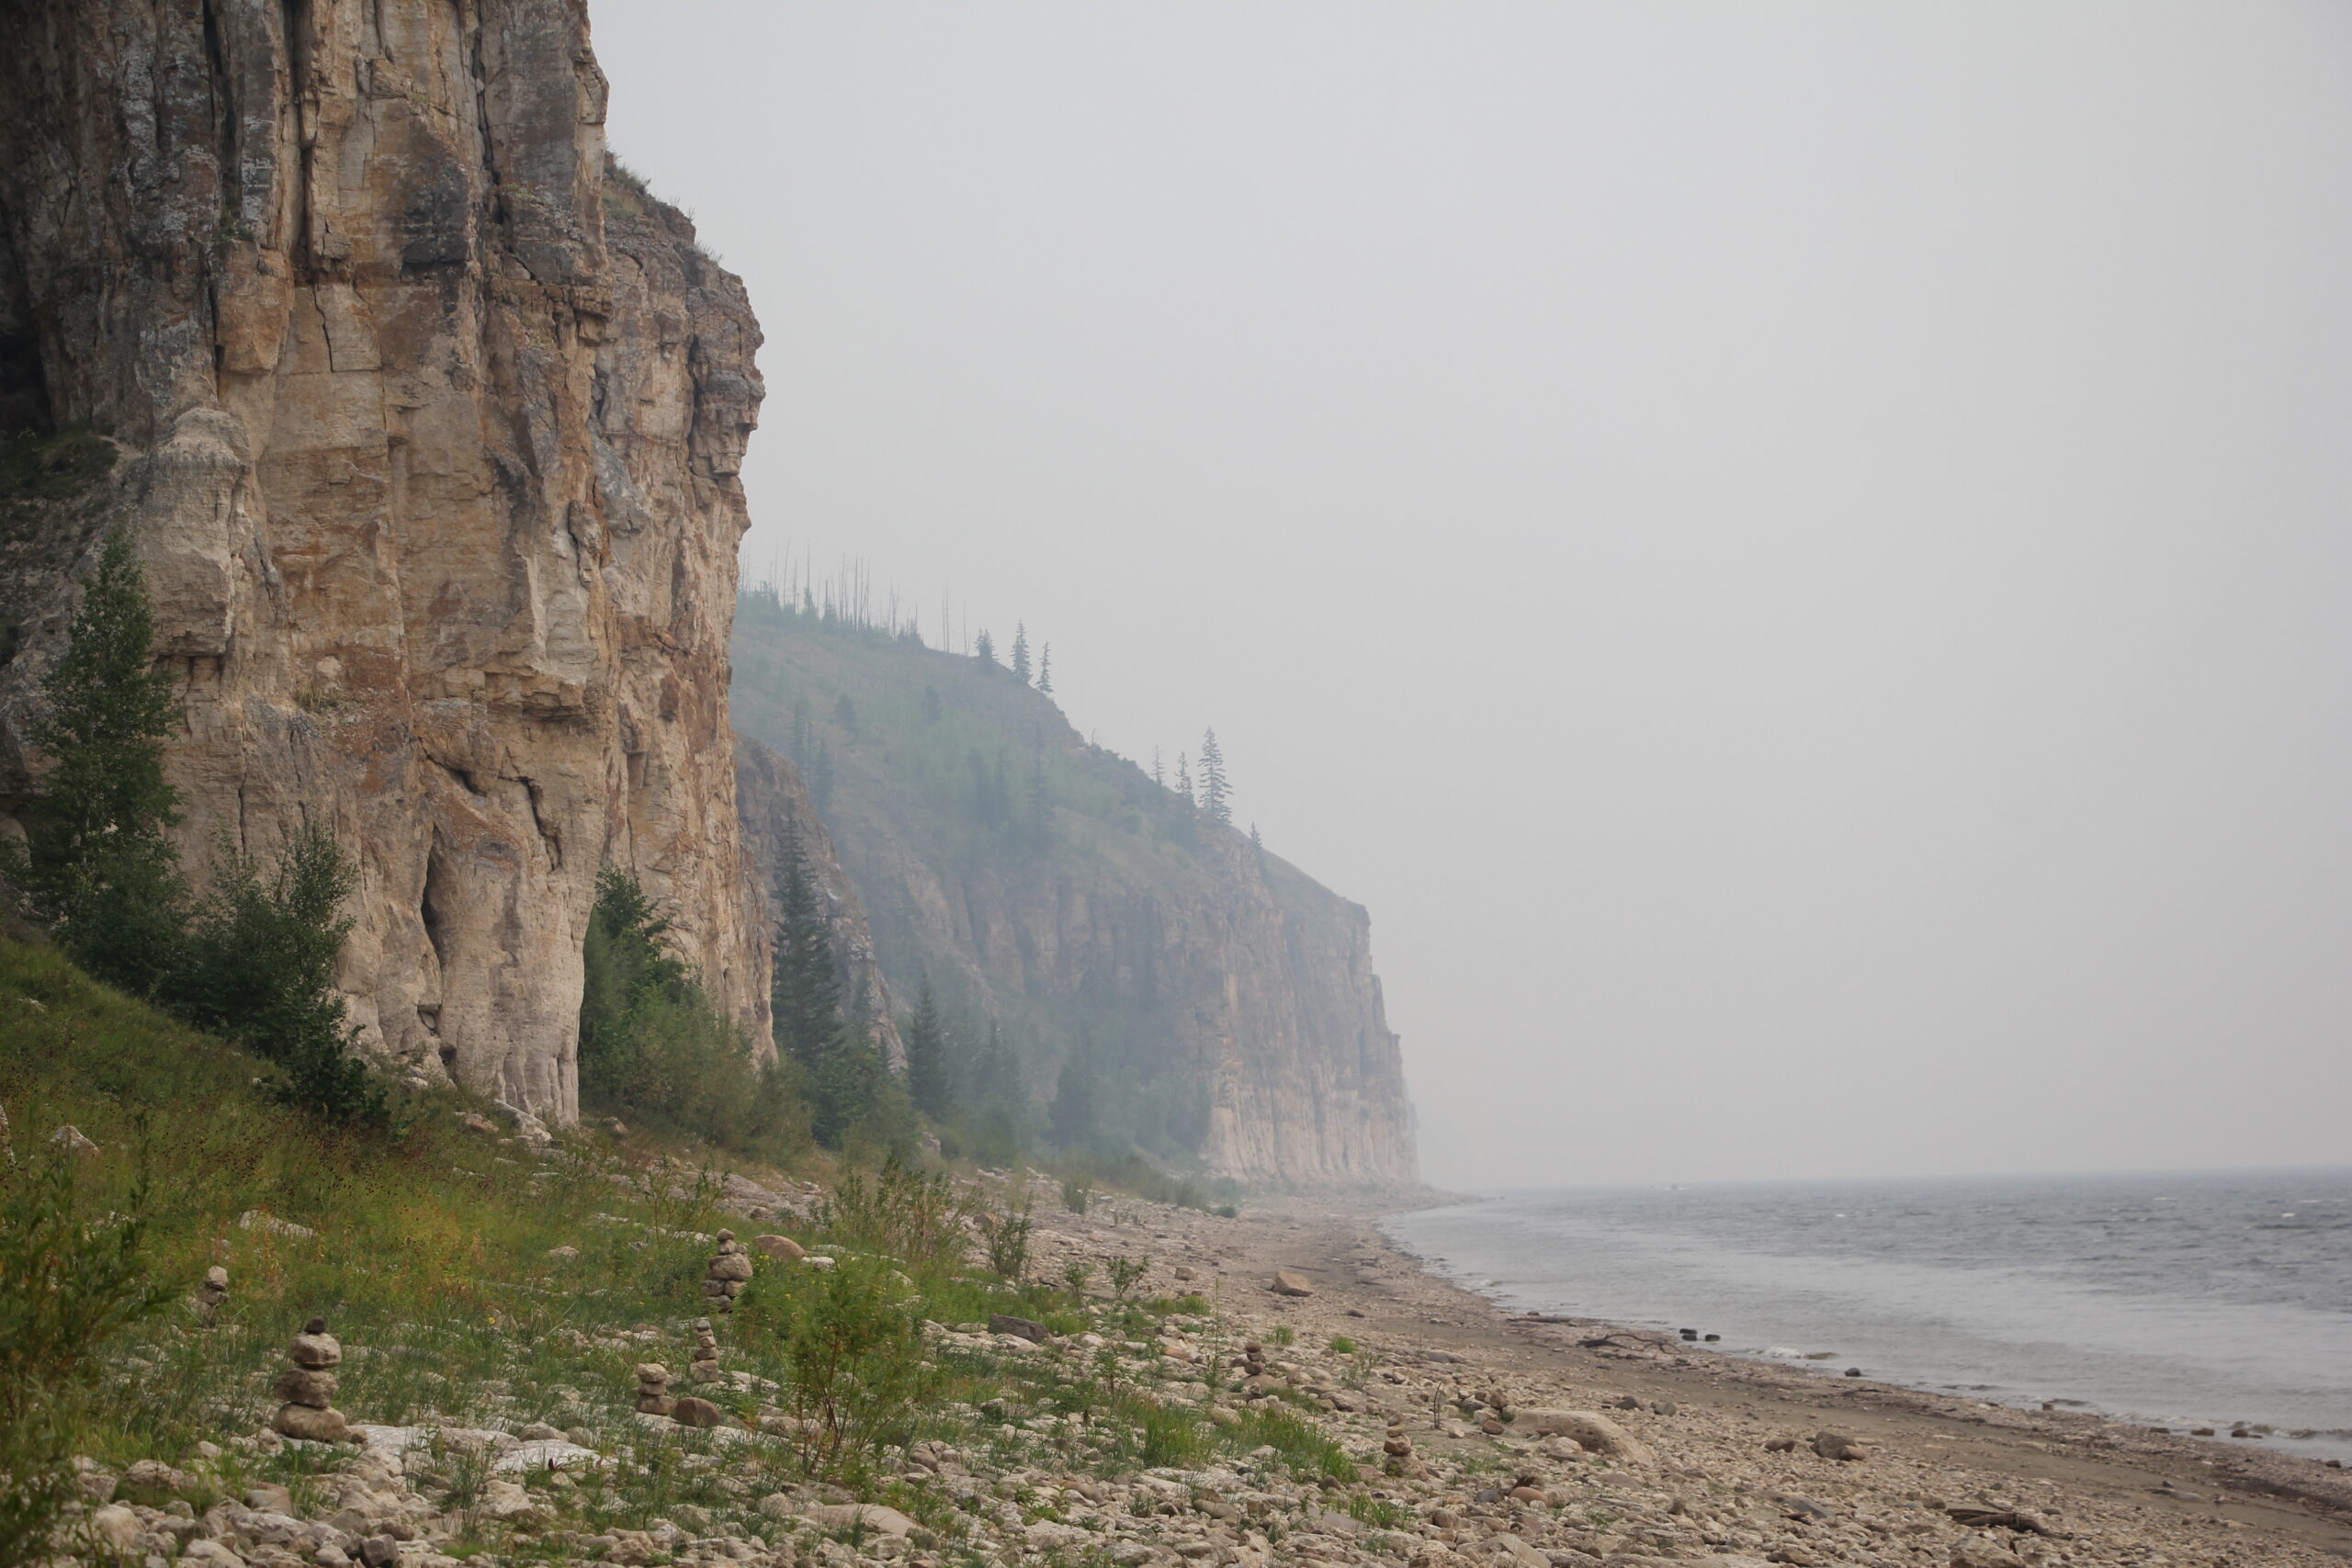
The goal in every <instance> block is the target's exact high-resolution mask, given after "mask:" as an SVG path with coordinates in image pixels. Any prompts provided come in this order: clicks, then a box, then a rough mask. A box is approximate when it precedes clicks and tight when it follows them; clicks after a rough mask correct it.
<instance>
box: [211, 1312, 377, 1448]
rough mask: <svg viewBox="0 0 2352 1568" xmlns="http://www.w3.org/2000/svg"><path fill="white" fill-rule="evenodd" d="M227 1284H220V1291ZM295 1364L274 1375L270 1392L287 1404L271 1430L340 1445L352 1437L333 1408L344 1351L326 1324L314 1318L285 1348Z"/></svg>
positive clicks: (321, 1319)
mask: <svg viewBox="0 0 2352 1568" xmlns="http://www.w3.org/2000/svg"><path fill="white" fill-rule="evenodd" d="M225 1289H226V1280H225V1279H224V1280H223V1290H224V1291H225ZM287 1355H288V1357H289V1358H291V1359H292V1360H293V1362H294V1364H293V1365H292V1366H290V1367H288V1368H287V1369H286V1370H285V1371H282V1372H280V1373H278V1374H277V1383H276V1385H275V1386H274V1387H273V1388H272V1390H271V1392H272V1393H276V1394H277V1397H278V1398H280V1399H282V1400H284V1401H285V1402H286V1403H285V1404H281V1405H279V1406H278V1407H277V1416H274V1417H272V1418H271V1420H270V1423H269V1425H270V1427H271V1429H272V1430H274V1431H276V1432H277V1434H278V1435H279V1436H280V1437H285V1438H302V1439H304V1440H306V1441H309V1442H314V1443H339V1442H342V1441H343V1440H344V1439H345V1438H349V1437H350V1436H351V1424H350V1423H349V1422H348V1421H346V1420H345V1418H344V1414H343V1412H342V1411H340V1410H337V1409H336V1408H335V1407H334V1388H335V1374H334V1369H335V1368H337V1367H339V1366H341V1365H342V1364H343V1347H342V1346H341V1345H339V1344H337V1343H336V1342H335V1337H334V1335H332V1334H329V1333H328V1332H327V1320H326V1319H325V1318H323V1317H314V1318H312V1319H311V1321H310V1322H308V1323H306V1324H304V1325H302V1332H301V1333H300V1334H297V1335H296V1336H295V1337H294V1343H293V1344H291V1345H289V1346H288V1347H287Z"/></svg>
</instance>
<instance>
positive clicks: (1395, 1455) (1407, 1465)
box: [1380, 1417, 1429, 1478]
mask: <svg viewBox="0 0 2352 1568" xmlns="http://www.w3.org/2000/svg"><path fill="white" fill-rule="evenodd" d="M1380 1451H1381V1452H1382V1453H1383V1454H1385V1456H1387V1457H1385V1459H1383V1460H1382V1461H1381V1463H1380V1469H1381V1472H1382V1473H1383V1474H1385V1475H1395V1476H1402V1477H1407V1478H1411V1477H1416V1476H1421V1475H1426V1474H1428V1473H1429V1472H1428V1471H1427V1470H1425V1469H1424V1468H1423V1467H1422V1464H1421V1461H1419V1459H1417V1458H1415V1457H1414V1454H1413V1439H1412V1438H1410V1437H1408V1436H1407V1435H1406V1432H1405V1423H1404V1420H1403V1419H1402V1418H1401V1417H1399V1418H1398V1419H1397V1420H1394V1421H1391V1422H1390V1423H1388V1432H1387V1437H1386V1439H1385V1441H1384V1442H1382V1444H1381V1445H1380Z"/></svg>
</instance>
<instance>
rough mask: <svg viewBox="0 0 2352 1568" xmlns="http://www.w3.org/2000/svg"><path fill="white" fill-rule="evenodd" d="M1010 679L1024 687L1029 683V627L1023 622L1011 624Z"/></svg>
mask: <svg viewBox="0 0 2352 1568" xmlns="http://www.w3.org/2000/svg"><path fill="white" fill-rule="evenodd" d="M1012 677H1013V679H1014V680H1016V681H1019V682H1021V683H1022V684H1023V685H1024V686H1025V685H1027V684H1028V683H1029V626H1028V623H1027V622H1025V621H1015V622H1013V623H1012Z"/></svg>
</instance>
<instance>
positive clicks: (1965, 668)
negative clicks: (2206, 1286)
mask: <svg viewBox="0 0 2352 1568" xmlns="http://www.w3.org/2000/svg"><path fill="white" fill-rule="evenodd" d="M593 20H594V27H595V29H596V43H597V49H598V56H599V59H600V61H601V62H602V63H603V66H604V68H605V73H606V74H607V75H608V76H609V77H610V79H611V82H612V97H611V106H610V111H609V114H610V118H609V122H608V126H607V133H608V137H609V140H610V143H611V146H612V149H613V151H614V152H615V153H616V155H617V156H618V157H620V158H621V159H622V160H623V161H625V162H626V163H628V164H629V165H630V166H631V167H633V168H635V169H637V170H638V171H639V172H640V173H642V174H643V175H645V176H646V177H647V178H648V179H649V181H650V183H651V185H652V186H653V188H654V189H655V190H656V191H658V192H659V193H661V194H662V195H663V196H664V197H667V198H669V199H671V200H673V201H676V202H679V203H680V204H681V205H682V206H684V207H685V208H687V209H690V210H691V211H692V212H693V213H694V215H695V220H696V221H697V223H698V225H699V227H700V231H701V234H702V238H703V240H704V242H705V243H706V244H707V245H708V246H709V247H710V248H711V249H712V250H713V251H714V252H715V253H716V254H718V255H719V256H720V257H721V258H722V259H723V261H724V262H725V263H726V265H728V266H729V267H730V268H732V269H733V270H735V271H737V272H739V273H741V275H742V276H743V277H744V279H745V281H746V284H747V286H748V288H749V289H750V292H751V298H752V304H753V306H754V308H755V309H756V310H758V312H759V315H760V319H761V321H762V322H763V327H764V330H765V332H766V335H767V342H766V346H765V349H764V350H763V355H762V358H761V364H762V368H763V373H764V375H765V378H766V381H767V386H768V398H767V404H766V409H765V412H764V413H763V417H762V428H761V430H760V432H759V434H757V435H756V436H755V437H754V439H753V441H752V449H751V455H750V459H749V462H748V464H747V466H746V468H745V481H746V484H747V487H748V490H749V492H750V497H751V506H752V519H753V523H752V533H751V535H750V536H747V538H746V539H745V541H744V546H743V550H742V557H741V558H742V562H743V567H744V577H745V581H747V582H752V581H758V580H759V579H760V578H761V577H762V576H763V573H764V572H765V570H767V568H768V566H769V564H770V563H771V562H775V561H779V560H786V559H803V560H806V561H807V562H808V563H809V566H810V567H811V568H812V569H813V570H814V571H815V572H816V573H817V574H818V575H820V576H823V575H824V574H826V573H828V572H830V571H831V570H833V568H834V566H835V564H836V563H838V562H839V561H841V560H842V559H844V558H855V559H858V560H862V561H864V562H866V563H869V565H870V570H871V572H872V575H873V580H874V581H875V583H876V586H877V589H879V590H880V591H882V592H888V588H890V587H896V588H899V589H901V590H903V592H904V594H905V596H906V598H907V600H908V601H909V603H910V607H911V609H912V610H913V612H914V613H915V615H916V616H917V619H918V624H919V625H921V626H922V628H923V631H924V635H925V637H926V638H930V637H932V636H933V628H934V627H935V626H937V625H938V618H939V615H940V613H941V610H940V602H941V597H942V594H943V592H944V593H945V594H946V595H948V597H949V600H950V602H951V604H952V605H953V606H954V613H955V614H956V615H958V616H960V617H961V618H962V620H963V622H964V624H966V625H967V626H968V627H969V628H970V630H971V631H973V632H977V631H978V630H979V629H980V628H981V627H983V626H985V627H987V628H988V629H989V631H990V632H992V633H993V635H994V637H996V639H997V641H998V643H999V646H1000V647H1002V646H1004V645H1005V644H1007V643H1009V641H1010V639H1011V637H1012V631H1013V627H1014V626H1015V624H1016V623H1020V624H1022V625H1023V626H1025V628H1026V631H1027V635H1028V637H1029V638H1030V640H1031V641H1032V643H1033V644H1043V643H1046V642H1050V643H1051V644H1052V645H1053V648H1054V679H1055V684H1056V689H1057V693H1056V694H1057V700H1058V701H1060V702H1061V703H1062V704H1063V705H1064V706H1065V708H1066V709H1067V710H1068V711H1069V715H1070V716H1071V719H1072V722H1073V723H1074V724H1075V726H1076V727H1077V728H1078V729H1079V730H1080V732H1081V733H1084V734H1092V735H1099V737H1100V739H1101V740H1102V743H1103V745H1105V746H1106V747H1109V748H1111V749H1112V750H1116V751H1118V752H1120V753H1122V754H1124V755H1125V756H1127V757H1130V758H1133V759H1136V761H1140V762H1141V763H1143V764H1144V765H1145V766H1146V767H1148V766H1149V765H1150V761H1151V757H1152V753H1153V750H1154V749H1155V748H1158V749H1159V750H1162V751H1163V752H1164V753H1165V755H1166V758H1167V760H1168V762H1169V764H1170V766H1171V767H1172V765H1173V761H1174V759H1175V756H1176V754H1177V753H1178V752H1179V751H1180V750H1191V749H1193V748H1194V747H1196V746H1197V744H1198V741H1199V739H1200V737H1201V735H1202V733H1203V732H1204V730H1205V729H1207V728H1212V727H1213V728H1215V729H1216V734H1217V736H1218V739H1219V740H1220V741H1221V742H1222V744H1223V748H1224V750H1225V754H1226V757H1227V763H1228V766H1229V768H1230V770H1231V773H1232V777H1233V780H1234V784H1235V795H1236V800H1235V817H1236V820H1237V822H1238V823H1239V824H1242V825H1244V826H1245V827H1246V826H1247V825H1248V824H1250V823H1253V822H1254V823H1255V824H1257V825H1258V826H1259V827H1261V829H1262V830H1263V832H1264V835H1265V839H1266V842H1267V846H1268V848H1269V849H1270V850H1271V851H1272V852H1275V853H1277V854H1280V855H1282V856H1283V858H1285V859H1287V860H1289V861H1290V862H1292V863H1295V864H1296V865H1298V866H1300V867H1301V868H1302V869H1303V870H1305V871H1306V872H1307V873H1308V874H1311V875H1313V876H1315V877H1316V878H1317V879H1319V880H1320V881H1322V882H1323V883H1325V884H1327V885H1328V886H1331V887H1333V888H1335V889H1336V890H1338V891H1339V892H1340V893H1341V894H1343V895H1345V896H1346V897H1351V898H1353V899H1355V900H1358V901H1359V902H1361V903H1363V904H1364V905H1365V906H1366V907H1368V908H1369V909H1370V911H1371V915H1372V919H1373V942H1374V959H1375V961H1376V964H1377V965H1378V968H1379V971H1380V974H1381V976H1382V977H1383V980H1384V983H1385V995H1386V1001H1387V1006H1388V1010H1389V1016H1390V1021H1391V1022H1392V1023H1393V1024H1394V1025H1395V1027H1396V1028H1397V1031H1398V1032H1400V1033H1401V1035H1402V1036H1403V1039H1404V1051H1405V1062H1406V1069H1407V1073H1408V1077H1409V1080H1410V1084H1411V1088H1412V1092H1413V1097H1414V1100H1415V1104H1416V1107H1417V1111H1418V1115H1419V1128H1420V1132H1421V1152H1422V1164H1423V1170H1424V1174H1425V1177H1426V1179H1428V1180H1429V1181H1430V1182H1431V1183H1432V1184H1434V1185H1436V1186H1439V1187H1453V1188H1477V1189H1490V1188H1496V1187H1506V1186H1507V1187H1510V1188H1514V1189H1520V1188H1532V1187H1549V1186H1586V1185H1597V1184H1603V1183H1609V1182H1617V1181H1624V1182H1648V1181H1658V1180H1672V1181H1687V1182H1713V1181H1725V1180H1737V1181H1775V1180H1796V1179H1808V1180H1810V1179H1869V1178H1872V1177H1882V1178H1883V1177H1892V1176H1901V1177H1905V1178H1912V1177H1929V1176H1951V1177H1970V1176H1980V1175H1992V1174H2015V1175H2029V1174H2040V1173H2073V1172H2080V1171H2087V1170H2098V1171H2109V1172H2115V1173H2123V1172H2129V1171H2163V1170H2174V1169H2188V1168H2196V1169H2206V1170H2222V1169H2232V1168H2269V1169H2291V1168H2319V1167H2323V1166H2326V1165H2330V1164H2341V1163H2343V1162H2344V1160H2345V1158H2346V1154H2345V1139H2344V1136H2343V1134H2342V1133H2341V1132H2340V1131H2339V1130H2338V1126H2337V1123H2338V1122H2340V1111H2339V1108H2340V1107H2341V1105H2342V1104H2344V1103H2345V1100H2346V1091H2347V1090H2352V1066H2347V1063H2346V1055H2345V1052H2344V1049H2343V1043H2344V1041H2345V1040H2346V1037H2347V1028H2348V1027H2352V965H2347V964H2346V963H2345V962H2344V961H2343V958H2342V956H2341V955H2342V954H2343V953H2345V952H2346V951H2347V947H2352V820H2347V814H2346V810H2345V808H2344V802H2345V801H2346V799H2347V798H2352V729H2347V718H2346V716H2347V714H2352V704H2347V701H2346V699H2347V697H2352V691H2347V686H2352V661H2347V660H2346V657H2345V654H2346V649H2345V637H2344V631H2343V627H2344V626H2346V616H2345V613H2344V612H2345V608H2346V604H2345V599H2346V586H2347V569H2348V568H2352V534H2347V530H2346V526H2345V522H2346V519H2345V515H2344V513H2345V506H2346V496H2347V495H2352V482H2347V481H2352V444H2347V443H2346V442H2345V441H2344V440H2343V439H2342V436H2341V434H2340V433H2341V432H2342V431H2343V430H2344V429H2345V428H2346V425H2347V418H2346V416H2347V414H2352V301H2347V299H2346V297H2345V295H2344V291H2343V289H2342V288H2341V282H2340V280H2341V279H2342V278H2343V277H2344V276H2346V275H2347V273H2352V178H2348V177H2347V175H2352V169H2347V167H2346V164H2352V90H2347V88H2352V84H2348V83H2347V81H2346V73H2345V71H2344V68H2343V62H2344V61H2346V59H2352V52H2347V50H2346V45H2347V44H2352V17H2347V16H2346V14H2345V13H2344V12H2343V11H2342V10H2341V9H2340V8H2337V7H2331V6H2320V5H2315V4H2264V5H2250V6H2232V7H2226V8H2224V7H2213V6H2186V5H2158V6H2146V5H2130V6H2127V5H2121V4H2091V5H2084V6H2075V7H2069V8H2066V9H2065V10H2064V11H2061V12H2052V11H2048V10H2046V9H2043V8H2038V7H2028V6H2022V5H2006V6H1980V7H1973V8H1971V9H1969V10H1968V11H1966V12H1952V11H1945V10H1940V9H1932V8H1928V7H1924V6H1900V7H1884V6H1850V5H1833V4H1790V5H1784V6H1774V7H1770V8H1768V9H1763V10H1747V9H1736V8H1733V7H1727V6H1710V5H1699V4H1690V5H1634V4H1613V5H1612V4H1579V5H1570V6H1518V5H1502V4H1495V5H1476V6H1450V7H1413V6H1393V5H1373V6H1339V5H1335V4H1306V3H1300V4H1281V5H1274V6H1262V5H1261V6H1232V5H1208V6H1195V7H1187V8H1184V9H1183V10H1182V11H1156V10H1151V9H1148V8H1140V7H1081V6H1070V5H1062V4H1035V5H1007V6H991V7H988V8H986V9H984V10H974V11H963V12H929V13H922V14H915V13H894V12H888V11H876V10H871V9H865V8H857V9H838V10H836V9H822V8H817V7H802V6H782V7H771V6H758V7H755V6H744V5H741V4H733V5H729V4H717V3H713V4H702V5H690V6H660V7H656V6H647V5H643V4H641V3H636V0H632V3H626V4H624V3H600V4H599V5H598V6H596V7H595V9H594V17H593Z"/></svg>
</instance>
